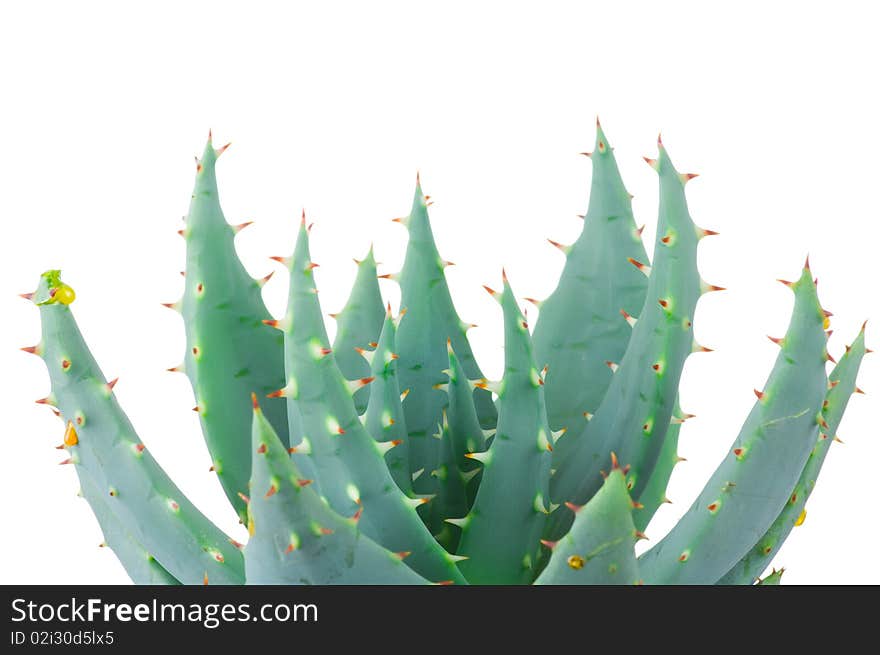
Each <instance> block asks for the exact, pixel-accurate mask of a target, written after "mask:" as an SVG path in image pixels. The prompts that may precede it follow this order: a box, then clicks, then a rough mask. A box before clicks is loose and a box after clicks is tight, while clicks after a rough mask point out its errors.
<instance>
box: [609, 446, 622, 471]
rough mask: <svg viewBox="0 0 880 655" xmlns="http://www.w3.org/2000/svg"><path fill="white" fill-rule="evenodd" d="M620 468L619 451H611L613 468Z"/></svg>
mask: <svg viewBox="0 0 880 655" xmlns="http://www.w3.org/2000/svg"><path fill="white" fill-rule="evenodd" d="M619 468H620V464H618V462H617V453H615V452H614V451H611V470H612V471H613V470H614V469H619Z"/></svg>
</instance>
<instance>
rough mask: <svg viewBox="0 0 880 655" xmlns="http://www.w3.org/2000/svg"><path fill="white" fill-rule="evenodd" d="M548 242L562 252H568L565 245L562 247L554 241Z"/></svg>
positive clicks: (549, 240)
mask: <svg viewBox="0 0 880 655" xmlns="http://www.w3.org/2000/svg"><path fill="white" fill-rule="evenodd" d="M547 241H548V242H549V243H550V245H551V246H553V247H554V248H559V250H561V251H562V252H565V251H566V250H568V248H566V247H565V246H564V245H562V244H561V243H559V242H558V241H554V240H553V239H547Z"/></svg>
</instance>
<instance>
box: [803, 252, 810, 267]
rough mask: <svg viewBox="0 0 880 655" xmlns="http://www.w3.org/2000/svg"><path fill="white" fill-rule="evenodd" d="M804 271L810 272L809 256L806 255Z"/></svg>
mask: <svg viewBox="0 0 880 655" xmlns="http://www.w3.org/2000/svg"><path fill="white" fill-rule="evenodd" d="M804 270H805V271H809V270H810V256H809V255H807V259H806V261H805V262H804Z"/></svg>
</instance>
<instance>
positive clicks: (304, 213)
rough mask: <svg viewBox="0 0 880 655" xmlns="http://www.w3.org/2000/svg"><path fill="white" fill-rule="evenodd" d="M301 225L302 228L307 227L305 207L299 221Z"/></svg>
mask: <svg viewBox="0 0 880 655" xmlns="http://www.w3.org/2000/svg"><path fill="white" fill-rule="evenodd" d="M299 224H300V226H302V227H305V226H306V208H305V207H303V210H302V216H301V217H300V219H299Z"/></svg>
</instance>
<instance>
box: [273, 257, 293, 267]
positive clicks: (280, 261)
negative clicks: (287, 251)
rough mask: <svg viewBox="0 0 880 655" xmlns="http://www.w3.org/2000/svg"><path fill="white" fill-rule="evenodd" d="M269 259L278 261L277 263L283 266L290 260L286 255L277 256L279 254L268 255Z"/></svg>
mask: <svg viewBox="0 0 880 655" xmlns="http://www.w3.org/2000/svg"><path fill="white" fill-rule="evenodd" d="M269 259H271V260H272V261H273V262H278V263H279V264H284V265H285V266H287V264H288V262H289V261H290V259H288V258H287V257H279V256H275V257H269Z"/></svg>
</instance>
